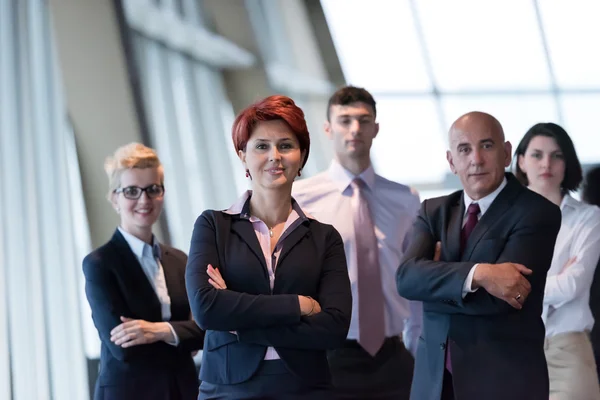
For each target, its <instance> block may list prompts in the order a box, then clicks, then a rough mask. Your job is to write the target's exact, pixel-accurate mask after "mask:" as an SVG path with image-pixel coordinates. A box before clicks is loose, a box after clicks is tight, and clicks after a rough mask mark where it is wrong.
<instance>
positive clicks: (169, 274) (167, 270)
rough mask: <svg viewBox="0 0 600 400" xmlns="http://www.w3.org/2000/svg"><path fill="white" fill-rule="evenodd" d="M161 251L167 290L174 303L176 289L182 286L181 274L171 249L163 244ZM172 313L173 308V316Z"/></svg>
mask: <svg viewBox="0 0 600 400" xmlns="http://www.w3.org/2000/svg"><path fill="white" fill-rule="evenodd" d="M160 251H161V254H162V256H161V260H160V263H161V265H162V267H163V271H164V274H165V283H166V284H167V291H168V292H169V296H170V297H171V304H173V301H172V299H173V295H174V294H175V292H176V289H178V288H179V287H180V285H179V282H178V280H179V279H180V278H179V274H178V273H177V267H176V266H175V265H173V262H174V261H175V260H174V259H173V256H172V255H171V253H170V252H169V250H168V249H167V248H166V247H165V246H163V245H162V244H161V245H160ZM172 315H173V310H171V318H172Z"/></svg>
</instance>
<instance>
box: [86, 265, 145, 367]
mask: <svg viewBox="0 0 600 400" xmlns="http://www.w3.org/2000/svg"><path fill="white" fill-rule="evenodd" d="M104 263H105V261H103V260H101V259H100V258H98V257H97V256H92V255H89V256H87V257H86V258H85V259H84V260H83V273H84V275H85V294H86V296H87V299H88V302H89V303H90V307H91V309H92V319H93V320H94V325H95V326H96V329H97V330H98V334H99V335H100V340H102V342H103V343H104V344H105V345H106V346H107V347H108V349H109V351H110V352H111V354H112V355H113V357H115V358H116V359H117V360H119V361H130V360H131V359H133V358H135V357H139V356H140V355H145V354H149V353H150V352H151V351H152V348H153V347H154V346H155V345H156V344H155V343H153V344H148V345H140V346H133V347H129V348H123V347H121V346H118V345H115V344H114V343H113V342H111V341H110V331H112V330H113V329H114V328H115V327H117V326H118V325H120V324H121V320H120V317H121V316H125V317H127V316H129V311H128V310H129V308H128V307H127V305H126V304H125V301H124V299H123V296H122V295H121V293H120V292H119V290H118V286H117V283H116V281H115V279H114V277H113V275H112V272H111V271H110V270H109V269H108V268H106V266H105V265H104Z"/></svg>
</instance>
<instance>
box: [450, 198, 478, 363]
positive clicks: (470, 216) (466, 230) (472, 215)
mask: <svg viewBox="0 0 600 400" xmlns="http://www.w3.org/2000/svg"><path fill="white" fill-rule="evenodd" d="M480 211H481V209H480V208H479V204H477V203H471V204H470V205H469V208H467V221H466V222H465V226H463V228H462V230H461V231H460V254H461V255H462V253H463V251H465V247H466V246H467V240H468V239H469V236H471V232H473V229H475V225H477V222H478V221H479V219H478V218H477V216H478V215H479V212H480ZM450 358H451V357H450V343H447V345H446V369H447V370H448V371H450V373H452V364H451V363H450Z"/></svg>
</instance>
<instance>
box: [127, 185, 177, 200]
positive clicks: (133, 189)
mask: <svg viewBox="0 0 600 400" xmlns="http://www.w3.org/2000/svg"><path fill="white" fill-rule="evenodd" d="M143 192H146V196H148V197H149V198H151V199H155V198H157V197H160V196H162V195H163V194H164V193H165V187H164V186H163V185H150V186H147V187H145V188H141V187H139V186H127V187H124V188H118V189H115V193H117V194H118V193H123V196H124V197H125V198H126V199H129V200H137V199H139V198H140V197H141V196H142V193H143Z"/></svg>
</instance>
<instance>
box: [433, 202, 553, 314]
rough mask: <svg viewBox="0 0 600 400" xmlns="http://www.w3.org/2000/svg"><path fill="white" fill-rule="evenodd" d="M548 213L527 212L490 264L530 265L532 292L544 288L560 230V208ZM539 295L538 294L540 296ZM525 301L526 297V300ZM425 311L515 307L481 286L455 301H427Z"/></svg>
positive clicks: (473, 311) (498, 310) (506, 310)
mask: <svg viewBox="0 0 600 400" xmlns="http://www.w3.org/2000/svg"><path fill="white" fill-rule="evenodd" d="M555 208H556V210H553V211H555V212H549V213H547V214H546V215H544V218H538V217H539V214H538V216H537V217H536V216H535V215H533V213H527V214H526V215H525V216H524V217H523V218H522V219H521V220H520V222H519V223H518V224H517V226H516V227H515V228H514V230H513V232H512V233H511V234H510V236H509V238H508V240H507V242H506V244H505V246H504V249H503V250H502V252H501V253H500V256H499V257H498V259H497V260H496V263H495V264H493V265H491V266H492V267H494V266H496V265H499V264H503V263H518V264H521V265H524V266H526V267H527V268H529V269H530V270H531V271H532V273H531V275H528V276H525V278H526V279H527V280H528V282H529V284H530V287H531V292H532V293H535V294H539V293H540V292H542V291H543V287H544V283H545V281H546V274H547V273H548V268H549V265H550V262H551V259H552V254H553V249H554V244H555V241H556V236H557V234H558V230H559V229H560V211H559V210H558V208H557V207H555ZM540 297H541V296H540ZM525 301H527V300H525ZM423 308H424V310H426V311H434V312H441V313H447V314H468V315H486V314H503V313H509V312H514V311H515V308H514V307H513V306H511V305H510V304H509V303H507V302H506V301H504V300H502V299H500V298H498V297H495V296H492V295H491V294H490V293H488V292H487V291H486V290H485V289H484V288H480V289H479V290H478V291H476V292H473V293H469V294H467V295H466V296H465V297H464V299H463V298H462V297H461V298H460V299H459V300H458V301H457V302H456V303H450V302H446V303H427V304H424V306H423Z"/></svg>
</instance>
